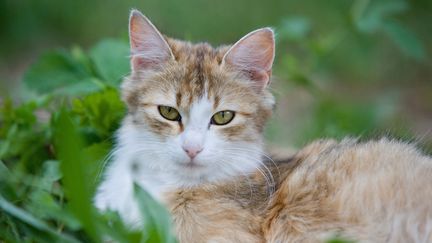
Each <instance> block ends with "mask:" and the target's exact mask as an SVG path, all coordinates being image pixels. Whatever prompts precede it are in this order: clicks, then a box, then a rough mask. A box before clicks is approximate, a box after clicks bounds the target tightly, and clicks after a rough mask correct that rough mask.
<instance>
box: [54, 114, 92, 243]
mask: <svg viewBox="0 0 432 243" xmlns="http://www.w3.org/2000/svg"><path fill="white" fill-rule="evenodd" d="M54 127H55V130H54V138H55V149H56V151H57V152H58V158H59V160H60V162H61V164H60V169H61V172H62V174H63V183H64V190H65V192H66V196H67V198H68V199H69V206H70V210H71V211H72V213H73V214H74V215H75V216H76V217H77V218H78V220H79V221H80V222H81V224H82V225H83V226H84V229H85V230H86V231H87V233H88V234H89V235H90V236H91V237H92V238H93V239H94V240H95V241H100V235H99V234H98V233H97V226H96V221H95V218H96V212H95V211H94V208H93V207H92V203H91V196H92V191H91V189H90V185H91V183H92V180H91V179H90V178H88V177H87V176H86V164H87V163H88V160H87V158H86V157H85V156H84V154H83V148H84V145H83V141H82V138H81V137H80V136H79V135H78V132H77V128H76V126H75V125H74V124H73V122H72V120H71V118H70V117H69V115H68V114H67V113H66V111H65V110H61V111H60V112H59V114H58V116H57V120H56V121H55V123H54Z"/></svg>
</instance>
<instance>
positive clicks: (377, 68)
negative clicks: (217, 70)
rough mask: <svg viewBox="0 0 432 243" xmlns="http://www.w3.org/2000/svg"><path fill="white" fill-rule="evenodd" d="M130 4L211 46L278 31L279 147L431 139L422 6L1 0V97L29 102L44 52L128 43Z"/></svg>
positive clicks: (431, 73) (427, 12)
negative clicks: (31, 69) (28, 87)
mask: <svg viewBox="0 0 432 243" xmlns="http://www.w3.org/2000/svg"><path fill="white" fill-rule="evenodd" d="M132 8H137V9H139V10H141V11H142V12H143V13H144V14H146V15H147V16H148V17H149V18H150V19H151V20H152V21H153V22H154V23H155V24H156V26H158V28H159V29H160V30H161V31H162V32H163V33H164V34H166V35H168V36H172V37H176V38H179V39H186V40H190V41H194V42H197V41H208V42H210V43H211V44H214V45H219V44H226V43H233V42H235V41H236V40H237V39H239V38H240V37H241V36H243V35H244V34H246V33H248V32H249V31H251V30H254V29H256V28H259V27H263V26H271V27H274V28H275V30H276V33H277V39H278V45H277V58H276V62H275V71H274V74H275V75H274V83H273V86H272V87H273V89H274V90H275V94H276V95H277V97H278V103H279V106H278V109H277V112H276V114H275V117H274V118H275V119H274V120H273V122H272V124H271V126H270V128H269V129H268V132H267V133H268V137H269V139H270V140H271V141H276V143H277V144H281V143H282V144H297V145H302V144H303V143H304V142H306V141H308V140H310V139H311V138H314V137H319V136H337V137H341V136H345V135H353V136H357V135H367V134H383V133H386V134H394V135H395V136H408V137H409V136H410V135H411V137H412V135H414V136H416V137H417V138H420V139H421V141H426V142H427V141H430V140H431V124H432V68H431V67H432V64H431V48H432V42H431V41H432V38H431V36H432V24H431V23H432V2H431V1H427V0H417V1H405V0H355V1H348V0H331V1H312V0H304V1H294V0H291V1H290V0H273V1H267V2H263V1H258V0H248V1H229V0H220V1H203V0H189V1H175V0H168V1H157V0H145V1H132V0H130V1H106V0H105V1H102V0H93V1H84V0H76V1H49V0H38V1H15V0H2V1H0V31H1V32H0V33H1V36H2V38H1V39H0V51H1V55H0V58H1V59H0V73H1V76H0V80H1V81H2V85H1V87H2V90H3V92H2V95H6V94H8V95H10V96H12V97H13V98H14V100H17V99H18V100H19V98H17V97H20V95H19V94H21V96H24V97H23V98H25V96H28V92H27V93H26V92H24V91H23V90H25V87H24V88H23V85H22V84H21V83H20V80H21V78H22V76H23V73H25V70H27V69H28V66H29V65H30V64H32V63H34V62H35V60H37V58H38V57H39V56H40V55H41V53H43V52H45V50H46V49H52V48H60V47H61V48H71V47H73V46H80V47H82V48H83V49H84V50H86V49H89V48H90V47H91V46H93V45H94V44H95V43H97V42H98V41H100V40H101V39H104V38H108V37H111V38H117V39H122V40H124V41H125V42H126V41H127V21H128V13H129V11H130V9H132ZM105 51H106V52H109V50H105ZM113 68H115V67H113ZM24 86H25V85H24ZM20 98H21V97H20Z"/></svg>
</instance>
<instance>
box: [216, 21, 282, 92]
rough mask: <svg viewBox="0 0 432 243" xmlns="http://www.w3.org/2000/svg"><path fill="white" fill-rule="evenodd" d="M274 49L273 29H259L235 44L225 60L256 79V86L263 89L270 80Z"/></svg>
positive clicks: (253, 79) (252, 78)
mask: <svg viewBox="0 0 432 243" xmlns="http://www.w3.org/2000/svg"><path fill="white" fill-rule="evenodd" d="M274 49H275V48H274V34H273V31H272V30H271V29H270V28H264V29H259V30H256V31H253V32H251V33H249V34H247V35H246V36H245V37H243V38H242V39H240V40H239V41H238V42H237V43H236V44H234V45H233V46H232V47H231V49H229V50H228V52H227V53H226V54H225V56H224V59H223V60H224V62H225V63H227V64H228V65H231V66H232V67H234V68H235V69H237V70H238V71H240V72H243V74H244V75H246V76H247V77H248V78H250V79H251V80H252V81H255V83H254V84H253V85H254V86H258V88H259V89H263V88H264V87H265V86H266V85H267V84H268V83H269V81H270V76H271V68H272V65H273V59H274Z"/></svg>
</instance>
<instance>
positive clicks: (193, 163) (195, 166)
mask: <svg viewBox="0 0 432 243" xmlns="http://www.w3.org/2000/svg"><path fill="white" fill-rule="evenodd" d="M177 165H178V166H180V167H182V168H186V169H189V170H196V169H201V168H204V167H205V166H204V165H203V164H200V163H198V162H197V161H195V160H190V161H187V162H184V163H177Z"/></svg>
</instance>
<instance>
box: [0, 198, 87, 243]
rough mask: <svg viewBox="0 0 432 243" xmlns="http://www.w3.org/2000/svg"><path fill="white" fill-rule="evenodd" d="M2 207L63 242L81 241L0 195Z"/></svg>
mask: <svg viewBox="0 0 432 243" xmlns="http://www.w3.org/2000/svg"><path fill="white" fill-rule="evenodd" d="M0 208H1V209H2V210H4V212H6V213H7V214H9V215H11V216H13V217H15V218H17V219H19V220H20V221H22V222H24V223H26V224H28V225H30V226H31V227H33V228H35V229H37V230H39V231H42V232H46V233H48V234H50V235H51V236H54V237H55V238H57V239H58V240H60V241H62V242H79V241H78V240H76V239H74V238H72V237H71V236H69V235H66V234H60V233H58V232H56V231H55V230H54V229H52V228H51V227H49V226H48V225H47V224H45V222H43V221H41V220H39V219H37V218H35V217H34V216H33V215H31V214H29V213H28V212H26V211H24V210H22V209H20V208H18V207H16V206H15V205H13V204H12V203H10V202H8V201H7V200H6V199H5V198H3V196H1V195H0Z"/></svg>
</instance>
